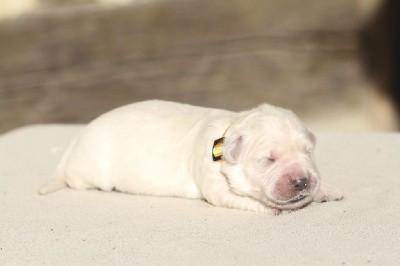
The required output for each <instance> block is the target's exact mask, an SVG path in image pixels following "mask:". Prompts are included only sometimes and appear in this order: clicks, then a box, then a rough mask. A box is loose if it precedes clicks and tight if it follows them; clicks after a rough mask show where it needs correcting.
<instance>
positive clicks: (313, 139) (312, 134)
mask: <svg viewBox="0 0 400 266" xmlns="http://www.w3.org/2000/svg"><path fill="white" fill-rule="evenodd" d="M308 137H309V138H310V140H311V142H312V143H313V144H314V145H315V144H317V136H315V134H314V133H312V132H311V131H310V132H309V133H308Z"/></svg>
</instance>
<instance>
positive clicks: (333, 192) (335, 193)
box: [314, 186, 344, 202]
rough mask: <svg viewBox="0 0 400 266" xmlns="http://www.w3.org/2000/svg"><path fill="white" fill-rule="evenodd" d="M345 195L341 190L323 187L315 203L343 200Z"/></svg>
mask: <svg viewBox="0 0 400 266" xmlns="http://www.w3.org/2000/svg"><path fill="white" fill-rule="evenodd" d="M343 198H344V195H343V193H342V191H341V190H339V189H337V188H332V187H329V186H322V187H321V188H320V190H319V192H318V193H317V195H315V197H314V201H315V202H327V201H338V200H342V199H343Z"/></svg>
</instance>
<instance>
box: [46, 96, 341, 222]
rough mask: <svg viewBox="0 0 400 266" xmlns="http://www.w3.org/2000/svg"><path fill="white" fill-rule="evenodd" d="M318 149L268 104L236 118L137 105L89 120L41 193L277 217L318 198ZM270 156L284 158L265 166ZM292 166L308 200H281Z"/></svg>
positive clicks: (290, 117)
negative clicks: (218, 151)
mask: <svg viewBox="0 0 400 266" xmlns="http://www.w3.org/2000/svg"><path fill="white" fill-rule="evenodd" d="M224 133H225V141H224V144H223V157H224V161H223V162H221V161H216V162H214V161H213V160H212V157H211V151H212V146H213V142H214V140H216V139H218V138H220V137H222V136H223V135H224ZM314 145H315V140H314V139H313V135H312V134H311V133H310V132H309V130H308V129H307V128H306V127H305V126H304V125H303V123H301V122H300V120H299V119H298V118H297V117H296V116H295V115H294V114H293V113H292V112H290V111H288V110H285V109H281V108H278V107H273V106H271V105H262V106H260V107H257V108H254V109H252V110H250V111H245V112H240V113H235V112H229V111H224V110H218V109H210V108H203V107H197V106H191V105H187V104H179V103H173V102H165V101H158V100H152V101H145V102H139V103H134V104H130V105H127V106H123V107H120V108H117V109H115V110H112V111H110V112H108V113H105V114H103V115H102V116H100V117H98V118H97V119H95V120H94V121H92V122H91V123H90V124H89V125H88V126H87V127H86V128H85V129H84V130H83V132H82V133H81V134H80V135H79V136H78V137H77V138H76V139H75V140H74V141H73V142H72V144H71V146H70V147H69V148H68V150H67V151H66V153H65V154H64V156H63V158H62V159H61V162H60V164H59V165H58V167H57V170H56V173H55V179H54V180H53V181H52V182H50V183H49V184H48V185H46V186H44V187H43V188H42V189H41V190H40V194H47V193H50V192H52V191H55V190H57V189H60V188H63V187H65V186H69V187H71V188H75V189H81V190H84V189H90V188H98V189H101V190H105V191H111V190H113V189H115V190H117V191H121V192H127V193H134V194H143V195H156V196H176V197H185V198H192V199H205V200H207V201H208V202H209V203H211V204H213V205H216V206H222V207H228V208H237V209H245V210H252V211H259V212H267V213H270V214H277V213H279V212H280V210H281V209H294V208H299V207H301V206H303V205H305V204H307V203H309V202H310V201H312V200H313V198H314V197H315V196H316V195H319V194H318V191H319V187H320V186H319V176H318V171H317V169H316V166H315V163H314V158H313V155H312V151H313V148H314ZM271 152H276V153H277V154H279V159H277V160H276V162H274V163H273V164H272V163H271V165H268V160H267V159H266V158H268V156H272V155H271ZM293 164H296V165H300V168H301V169H302V170H301V171H304V172H305V173H306V172H307V173H312V174H311V175H312V176H313V178H315V186H313V187H312V189H311V188H310V190H309V191H308V192H307V193H306V194H307V196H306V197H305V198H304V199H303V200H300V201H297V202H294V203H290V202H283V201H279V200H277V199H275V198H276V196H274V195H275V194H276V193H277V192H276V191H275V192H274V186H275V185H276V183H277V182H278V180H280V178H282V175H284V174H285V171H287V169H291V168H290V167H292V165H293ZM323 192H324V197H323V199H324V200H334V199H341V198H342V195H341V194H340V193H337V192H335V193H334V196H333V197H330V195H329V191H327V190H324V191H323ZM274 193H275V194H274ZM278 194H279V193H278ZM318 199H319V200H321V197H319V198H318Z"/></svg>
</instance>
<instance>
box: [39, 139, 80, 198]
mask: <svg viewBox="0 0 400 266" xmlns="http://www.w3.org/2000/svg"><path fill="white" fill-rule="evenodd" d="M75 144H76V139H74V140H73V141H72V143H71V144H70V145H69V147H68V149H67V150H66V152H65V153H64V155H63V156H62V158H61V161H60V163H59V164H58V166H57V168H56V171H55V175H54V176H55V178H54V179H53V180H51V181H50V182H49V183H48V184H46V185H44V186H43V187H41V188H40V189H39V194H40V195H46V194H49V193H52V192H55V191H57V190H60V189H62V188H65V187H67V186H68V185H67V182H66V181H65V167H66V165H67V163H68V160H69V157H70V154H71V152H72V149H73V148H74V146H75Z"/></svg>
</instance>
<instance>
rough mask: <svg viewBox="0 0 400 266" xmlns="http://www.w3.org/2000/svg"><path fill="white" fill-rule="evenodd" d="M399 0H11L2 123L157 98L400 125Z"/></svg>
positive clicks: (0, 46)
mask: <svg viewBox="0 0 400 266" xmlns="http://www.w3.org/2000/svg"><path fill="white" fill-rule="evenodd" d="M399 2H400V1H398V0H335V1H321V0H302V1H296V0H252V1H244V0H0V133H4V132H6V131H9V130H12V129H14V128H17V127H20V126H24V125H28V124H38V123H87V122H89V121H90V120H92V119H93V118H95V117H96V116H98V115H100V114H101V113H104V112H105V111H108V110H110V109H112V108H115V107H117V106H120V105H124V104H127V103H131V102H135V101H141V100H145V99H153V98H157V99H164V100H171V101H179V102H185V103H190V104H195V105H202V106H208V107H216V108H226V109H231V110H236V111H239V110H243V109H248V108H251V107H254V106H256V105H258V104H260V103H263V102H268V103H271V104H274V105H279V106H282V107H286V108H290V109H292V110H294V111H295V112H296V113H297V114H298V115H299V116H300V117H301V118H302V119H303V120H304V121H305V122H306V123H307V124H308V125H309V126H310V127H311V128H312V129H314V130H341V131H374V130H379V131H383V130H385V131H387V130H398V129H399V122H400V119H399V114H400V88H399V87H400V78H399V75H398V72H399V71H400V55H399V53H400V51H399V49H400V37H399V36H400V30H399V25H400V21H399V17H400V16H399V14H400V4H399ZM399 74H400V73H399Z"/></svg>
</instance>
